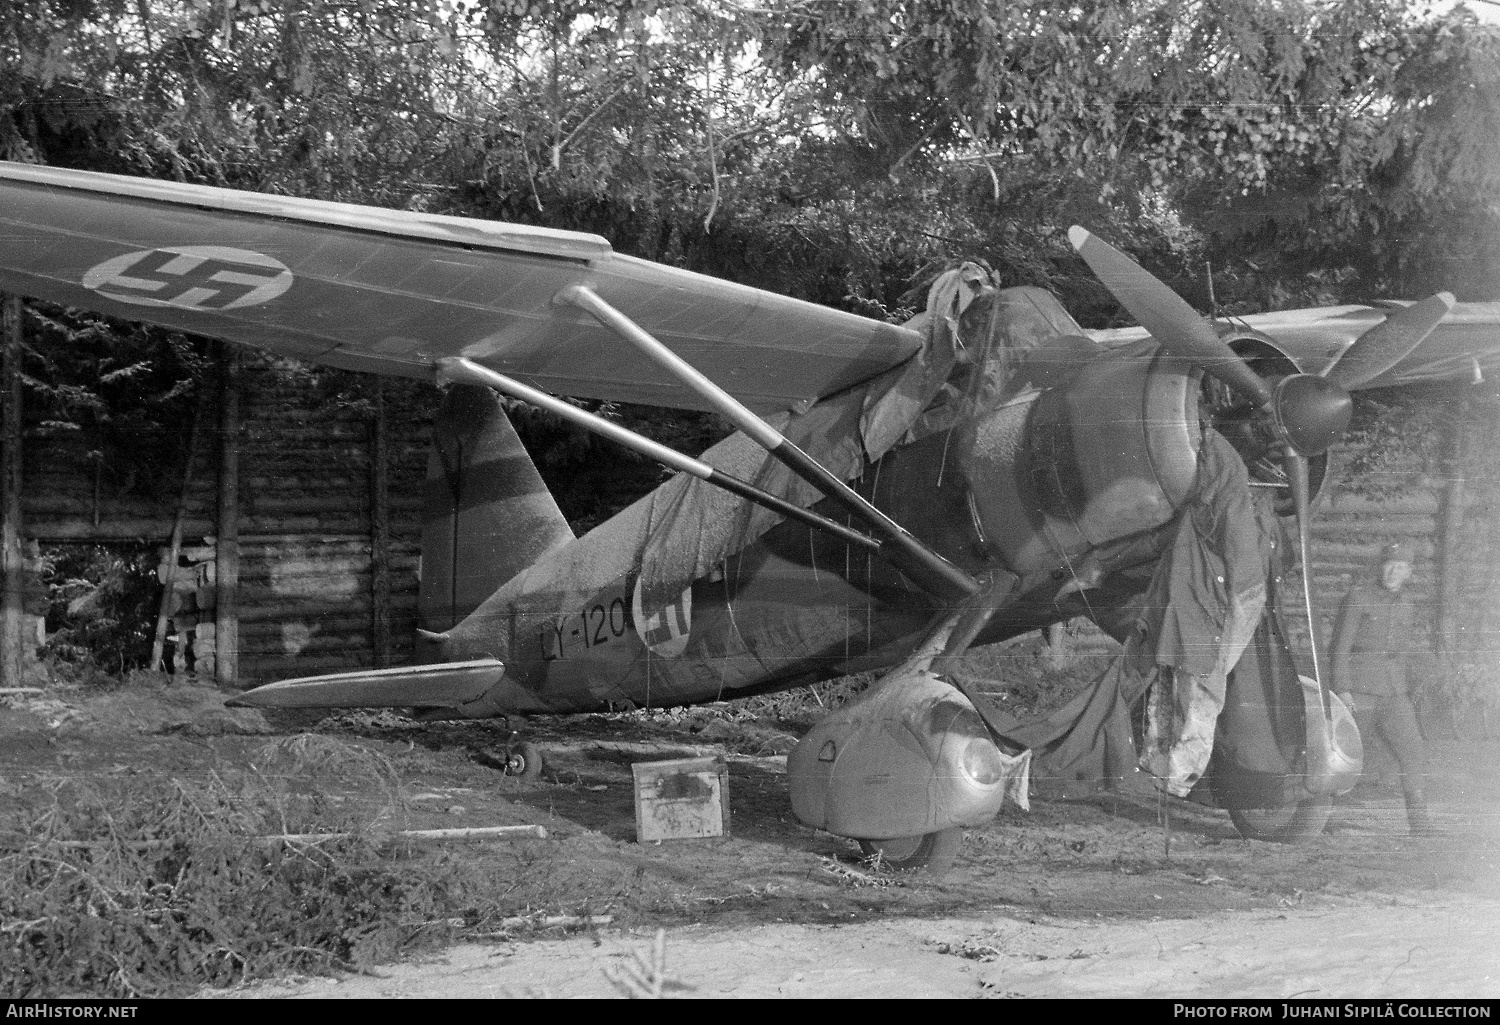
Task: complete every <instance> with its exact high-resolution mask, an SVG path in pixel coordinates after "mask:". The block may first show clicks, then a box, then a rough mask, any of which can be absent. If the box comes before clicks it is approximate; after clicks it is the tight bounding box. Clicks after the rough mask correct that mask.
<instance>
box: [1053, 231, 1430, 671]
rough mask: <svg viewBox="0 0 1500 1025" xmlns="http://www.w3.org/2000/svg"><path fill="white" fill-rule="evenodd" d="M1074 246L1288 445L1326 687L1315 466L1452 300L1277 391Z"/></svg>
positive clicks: (1086, 235) (1082, 237)
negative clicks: (1367, 388)
mask: <svg viewBox="0 0 1500 1025" xmlns="http://www.w3.org/2000/svg"><path fill="white" fill-rule="evenodd" d="M1068 241H1069V242H1071V243H1072V244H1073V248H1074V249H1076V250H1077V251H1078V255H1079V256H1081V257H1083V260H1084V262H1085V263H1087V264H1088V265H1089V269H1090V270H1092V271H1093V272H1094V274H1095V275H1096V276H1097V277H1098V278H1099V280H1100V281H1102V282H1103V283H1104V286H1105V287H1106V288H1108V289H1109V291H1110V293H1111V294H1113V295H1114V297H1115V298H1116V299H1118V300H1119V302H1120V305H1121V306H1123V307H1125V309H1126V310H1128V311H1129V312H1130V315H1131V316H1133V317H1134V318H1135V319H1136V320H1137V321H1138V322H1139V323H1140V325H1141V326H1142V327H1144V328H1145V329H1146V330H1147V331H1148V332H1150V334H1151V337H1152V338H1153V339H1155V340H1156V342H1157V344H1158V345H1160V346H1161V347H1162V348H1163V349H1164V350H1166V351H1167V352H1169V353H1171V354H1172V355H1174V356H1178V357H1181V358H1182V359H1185V360H1187V361H1188V362H1189V363H1191V364H1193V365H1194V366H1196V367H1199V368H1200V369H1202V371H1203V372H1204V373H1205V374H1209V375H1211V376H1212V377H1214V378H1216V379H1218V380H1220V381H1222V382H1223V383H1224V384H1226V385H1227V386H1228V387H1229V388H1230V389H1231V390H1232V391H1234V392H1236V393H1237V394H1239V395H1240V396H1242V397H1243V398H1245V399H1246V400H1248V401H1249V402H1250V403H1251V404H1252V405H1254V406H1255V408H1256V409H1257V410H1258V411H1260V412H1261V413H1262V414H1263V415H1264V416H1265V417H1266V420H1267V422H1268V425H1269V426H1270V428H1271V432H1272V434H1273V435H1274V436H1275V438H1276V439H1277V440H1278V441H1279V442H1280V443H1281V446H1282V448H1283V455H1282V465H1283V468H1284V469H1285V471H1286V477H1287V482H1288V484H1289V486H1290V487H1291V491H1292V502H1293V505H1294V506H1295V509H1296V515H1297V544H1298V548H1299V550H1300V553H1301V557H1302V565H1303V567H1304V569H1303V573H1302V582H1303V597H1304V599H1305V601H1306V603H1307V618H1308V637H1309V642H1310V644H1311V647H1312V656H1313V676H1314V678H1315V679H1317V680H1318V682H1319V685H1320V686H1321V683H1322V679H1323V677H1322V672H1321V667H1320V666H1319V664H1318V663H1319V658H1318V647H1317V627H1316V618H1315V616H1314V612H1313V602H1312V588H1311V585H1310V582H1309V581H1310V577H1311V574H1310V573H1308V572H1307V570H1306V567H1307V565H1308V561H1307V543H1308V531H1309V510H1308V506H1309V503H1310V501H1311V497H1310V495H1309V490H1310V489H1309V487H1308V457H1309V456H1316V455H1320V454H1322V453H1323V452H1326V451H1327V450H1328V447H1329V446H1330V445H1332V444H1333V443H1334V442H1335V441H1337V440H1338V439H1339V438H1340V437H1341V436H1342V435H1343V433H1344V431H1345V430H1346V429H1347V428H1348V426H1349V418H1350V416H1351V415H1352V414H1353V411H1354V401H1353V399H1351V398H1350V396H1349V389H1351V388H1357V387H1359V386H1360V385H1362V384H1364V383H1366V382H1368V381H1372V380H1374V379H1375V378H1377V377H1379V376H1380V375H1381V374H1383V373H1385V372H1386V371H1387V370H1389V369H1390V368H1391V367H1393V366H1395V365H1396V364H1397V363H1399V362H1400V361H1401V360H1403V359H1405V358H1406V357H1407V356H1408V355H1410V354H1411V353H1412V352H1413V351H1414V350H1415V349H1416V348H1417V346H1419V345H1421V344H1422V342H1424V341H1425V340H1426V339H1427V336H1428V335H1430V334H1432V332H1433V330H1434V329H1435V328H1436V327H1437V326H1438V323H1439V322H1440V321H1441V320H1442V319H1443V317H1444V316H1445V315H1446V314H1447V313H1448V311H1449V310H1451V309H1452V308H1453V304H1454V298H1453V296H1452V294H1450V293H1448V292H1439V293H1438V294H1437V295H1434V296H1432V297H1430V298H1428V299H1424V300H1422V301H1421V302H1419V303H1416V304H1415V305H1412V306H1408V307H1404V308H1402V309H1400V310H1398V311H1396V312H1395V313H1392V314H1391V315H1390V316H1388V317H1386V319H1385V320H1384V321H1382V322H1381V323H1379V324H1377V325H1375V326H1374V327H1372V328H1370V329H1369V330H1368V331H1366V332H1365V333H1364V334H1362V335H1360V336H1359V337H1358V338H1356V339H1355V340H1354V343H1353V344H1352V345H1350V346H1349V348H1347V349H1345V350H1344V352H1343V353H1342V354H1341V355H1340V356H1339V358H1338V359H1337V360H1335V361H1334V363H1333V364H1332V365H1331V366H1330V367H1329V368H1328V369H1327V370H1326V371H1324V373H1323V375H1322V376H1318V375H1314V374H1292V375H1289V376H1287V377H1283V378H1282V379H1281V380H1279V381H1277V382H1276V383H1275V385H1274V386H1272V385H1270V384H1268V383H1267V382H1266V381H1265V380H1264V379H1262V378H1261V376H1260V375H1259V374H1257V373H1256V372H1255V371H1254V370H1253V369H1251V367H1250V365H1249V364H1248V363H1246V362H1245V360H1244V359H1243V358H1241V357H1240V356H1239V355H1238V354H1237V353H1236V352H1235V351H1234V350H1233V349H1231V348H1230V347H1229V345H1228V344H1227V343H1226V342H1225V341H1224V340H1223V339H1222V338H1220V337H1219V334H1218V332H1217V331H1215V330H1214V327H1213V325H1212V324H1210V323H1209V322H1208V321H1207V320H1205V319H1204V318H1203V317H1201V316H1200V315H1199V314H1198V312H1197V311H1196V310H1194V309H1193V308H1192V307H1191V306H1189V305H1188V304H1187V303H1186V302H1185V301H1184V300H1183V299H1182V297H1181V296H1179V295H1178V294H1177V293H1176V292H1174V291H1172V290H1171V289H1170V288H1168V287H1167V286H1166V284H1164V283H1163V282H1162V281H1161V280H1159V279H1158V278H1156V277H1154V276H1153V275H1152V274H1150V273H1149V272H1148V271H1146V270H1145V269H1144V268H1142V267H1141V266H1140V265H1139V264H1137V263H1136V262H1135V261H1134V260H1132V259H1131V258H1130V257H1128V256H1126V255H1125V254H1124V253H1122V252H1120V251H1119V250H1118V249H1116V248H1114V247H1113V246H1111V245H1110V244H1109V243H1107V242H1105V241H1103V240H1102V239H1100V238H1098V237H1097V236H1095V235H1093V234H1092V233H1090V232H1089V231H1088V230H1086V229H1084V228H1080V227H1077V226H1076V225H1075V226H1074V227H1072V228H1069V229H1068Z"/></svg>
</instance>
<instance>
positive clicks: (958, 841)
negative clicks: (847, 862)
mask: <svg viewBox="0 0 1500 1025" xmlns="http://www.w3.org/2000/svg"><path fill="white" fill-rule="evenodd" d="M963 844H964V829H963V827H962V826H951V827H949V828H948V829H940V830H938V831H937V832H935V833H923V834H921V835H920V836H898V837H896V838H895V839H894V840H861V841H860V842H859V849H860V851H861V852H863V854H864V856H865V857H866V858H875V857H879V858H880V860H881V862H882V863H883V864H886V865H889V866H890V867H891V868H894V869H896V870H897V871H898V872H914V871H916V870H918V869H925V870H926V872H927V874H928V875H933V876H940V875H942V874H943V873H944V872H947V871H948V870H949V869H950V868H952V867H953V859H954V858H956V857H958V849H959V848H960V847H962V846H963Z"/></svg>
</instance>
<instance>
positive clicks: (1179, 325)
mask: <svg viewBox="0 0 1500 1025" xmlns="http://www.w3.org/2000/svg"><path fill="white" fill-rule="evenodd" d="M1068 241H1069V242H1071V243H1073V248H1074V249H1076V250H1077V251H1078V255H1079V256H1081V257H1083V262H1084V263H1087V264H1088V265H1089V269H1090V270H1092V271H1093V272H1094V274H1095V276H1097V277H1098V278H1099V280H1100V281H1102V282H1103V283H1104V287H1105V288H1108V289H1109V291H1110V293H1111V294H1112V295H1113V296H1114V297H1115V298H1116V299H1118V300H1119V301H1120V305H1121V306H1123V307H1125V309H1127V310H1129V311H1130V315H1131V316H1132V317H1134V318H1135V319H1136V320H1137V321H1138V322H1139V323H1140V325H1141V326H1142V327H1144V328H1145V329H1146V330H1147V331H1148V332H1150V334H1151V337H1152V338H1154V339H1156V341H1157V343H1158V344H1159V345H1160V346H1161V347H1162V348H1163V349H1165V350H1167V351H1168V352H1170V353H1172V354H1173V355H1174V356H1180V357H1182V358H1183V359H1186V360H1188V361H1190V362H1191V363H1193V365H1195V366H1197V367H1200V368H1202V370H1203V372H1204V373H1207V374H1212V375H1213V376H1214V377H1216V378H1218V379H1219V380H1220V381H1223V382H1224V383H1225V384H1227V385H1228V386H1229V387H1231V388H1233V389H1234V390H1235V391H1237V392H1239V393H1240V394H1241V395H1244V396H1245V397H1246V398H1248V399H1250V400H1251V401H1252V402H1254V403H1255V404H1256V405H1257V406H1265V405H1267V404H1269V403H1270V401H1271V389H1270V388H1268V387H1267V386H1266V382H1264V381H1262V380H1261V379H1260V376H1259V375H1258V374H1256V373H1255V371H1253V370H1251V369H1250V366H1249V364H1247V363H1246V362H1245V361H1244V360H1243V359H1241V358H1240V357H1239V356H1237V355H1235V352H1234V350H1233V349H1231V348H1230V347H1229V346H1228V345H1226V344H1225V343H1224V341H1223V339H1221V338H1220V337H1219V335H1218V332H1216V331H1215V330H1214V329H1213V327H1212V325H1210V324H1209V323H1208V321H1206V320H1204V319H1203V318H1202V317H1201V316H1199V315H1198V311H1196V310H1194V309H1193V308H1192V307H1191V306H1189V305H1188V304H1187V303H1186V302H1185V301H1184V300H1183V299H1182V297H1181V296H1179V295H1178V294H1177V293H1176V292H1174V291H1172V290H1171V289H1170V288H1168V287H1167V286H1166V284H1164V283H1163V282H1162V281H1160V280H1159V279H1157V278H1156V277H1154V276H1152V275H1151V274H1150V273H1148V272H1147V271H1146V270H1145V269H1144V268H1142V267H1141V266H1140V265H1139V264H1137V263H1136V262H1135V261H1134V260H1132V259H1131V258H1130V257H1128V256H1126V255H1125V254H1124V253H1122V252H1120V251H1119V250H1118V249H1116V248H1115V247H1114V246H1112V245H1110V244H1109V243H1108V242H1105V241H1103V240H1102V239H1100V238H1099V237H1098V236H1097V235H1094V234H1093V233H1091V232H1090V231H1088V230H1087V229H1085V228H1080V227H1078V226H1077V225H1074V226H1073V227H1071V228H1069V229H1068Z"/></svg>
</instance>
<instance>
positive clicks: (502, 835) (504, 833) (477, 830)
mask: <svg viewBox="0 0 1500 1025" xmlns="http://www.w3.org/2000/svg"><path fill="white" fill-rule="evenodd" d="M355 835H356V834H354V833H348V832H345V833H277V834H274V835H271V836H247V837H245V838H244V839H246V840H248V841H251V842H254V843H262V844H267V843H304V844H315V843H323V842H325V841H328V840H348V839H350V838H351V837H353V836H355ZM390 836H391V839H400V840H433V841H435V840H545V839H547V830H546V828H545V827H543V826H461V827H458V828H455V829H402V830H398V831H396V832H395V833H392V834H390ZM30 842H32V843H50V844H55V845H56V846H58V847H67V848H71V849H73V850H91V849H97V848H104V847H114V846H119V847H124V848H127V849H129V850H135V851H152V850H161V849H163V848H166V847H171V846H172V845H173V844H174V843H176V841H175V840H121V839H109V840H59V839H56V838H50V837H49V838H47V839H44V840H40V841H38V840H32V841H30ZM10 849H12V850H14V849H15V847H14V846H12V847H11V848H10Z"/></svg>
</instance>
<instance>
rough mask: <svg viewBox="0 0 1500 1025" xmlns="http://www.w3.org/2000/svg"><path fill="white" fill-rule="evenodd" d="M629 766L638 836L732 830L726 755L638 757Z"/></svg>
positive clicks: (662, 837) (720, 833) (712, 833)
mask: <svg viewBox="0 0 1500 1025" xmlns="http://www.w3.org/2000/svg"><path fill="white" fill-rule="evenodd" d="M630 771H631V772H632V773H633V774H634V776H635V838H636V840H637V841H638V842H640V843H646V842H647V841H650V840H685V839H688V838H691V837H699V836H727V835H728V834H729V767H728V765H727V764H726V763H725V761H724V756H723V755H714V756H710V757H706V758H674V759H672V760H671V761H665V762H636V763H635V764H633V765H631V767H630Z"/></svg>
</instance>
